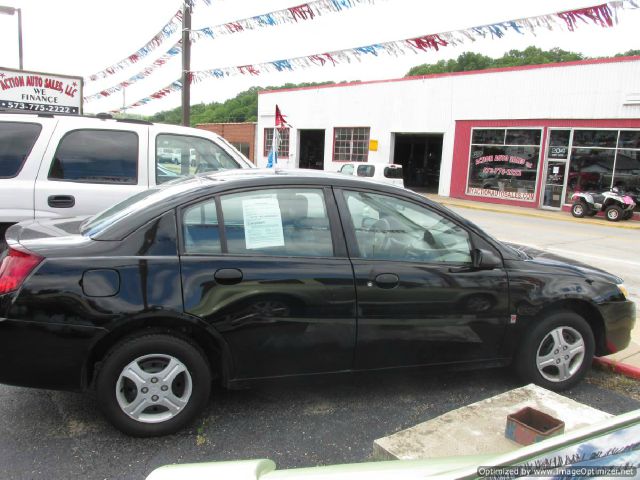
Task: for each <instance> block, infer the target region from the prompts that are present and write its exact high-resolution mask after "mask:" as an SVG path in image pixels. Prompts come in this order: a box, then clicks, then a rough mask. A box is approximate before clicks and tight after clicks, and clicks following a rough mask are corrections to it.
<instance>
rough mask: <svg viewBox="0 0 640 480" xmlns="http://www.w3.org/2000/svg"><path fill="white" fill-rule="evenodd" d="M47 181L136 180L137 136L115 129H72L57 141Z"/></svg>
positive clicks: (130, 182)
mask: <svg viewBox="0 0 640 480" xmlns="http://www.w3.org/2000/svg"><path fill="white" fill-rule="evenodd" d="M49 179H50V180H66V181H71V182H82V183H115V184H127V185H135V184H137V183H138V135H137V134H136V133H134V132H124V131H119V130H75V131H73V132H70V133H68V134H67V135H66V136H65V137H64V138H63V139H62V140H61V142H60V145H59V146H58V150H57V151H56V154H55V157H54V159H53V163H52V164H51V170H50V171H49Z"/></svg>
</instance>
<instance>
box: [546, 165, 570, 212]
mask: <svg viewBox="0 0 640 480" xmlns="http://www.w3.org/2000/svg"><path fill="white" fill-rule="evenodd" d="M566 168H567V163H566V162H563V161H555V160H551V159H549V160H548V161H547V172H546V176H545V184H544V197H543V200H542V206H543V207H544V208H554V209H555V208H557V209H559V208H560V207H561V206H562V198H563V197H562V190H563V187H564V175H565V171H566Z"/></svg>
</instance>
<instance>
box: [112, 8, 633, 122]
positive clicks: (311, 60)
mask: <svg viewBox="0 0 640 480" xmlns="http://www.w3.org/2000/svg"><path fill="white" fill-rule="evenodd" d="M637 8H640V7H639V5H638V4H637V3H636V1H635V0H614V1H611V2H608V3H603V4H599V5H594V6H591V7H586V8H580V9H575V10H567V11H563V12H557V13H552V14H547V15H538V16H534V17H528V18H520V19H515V20H508V21H504V22H499V23H495V24H489V25H480V26H477V27H472V28H467V29H463V30H455V31H449V32H441V33H435V34H430V35H424V36H421V37H415V38H409V39H404V40H396V41H391V42H384V43H378V44H372V45H366V46H362V47H356V48H348V49H343V50H336V51H332V52H325V53H317V54H314V55H307V56H301V57H295V58H289V59H283V60H274V61H270V62H264V63H258V64H251V65H239V66H232V67H222V68H214V69H210V70H202V71H196V72H190V82H191V83H198V82H202V81H204V80H207V79H210V78H214V79H224V78H228V77H233V76H240V75H244V76H254V77H257V76H260V75H263V74H267V73H274V72H283V71H294V70H299V69H305V68H311V67H329V66H338V65H341V64H349V63H352V62H354V61H357V62H360V61H362V60H363V59H365V58H373V57H378V56H382V55H387V56H394V57H398V56H400V55H405V54H407V53H423V52H430V51H434V52H437V51H439V50H440V49H442V48H446V47H449V46H459V45H464V44H467V43H469V42H475V41H477V40H483V39H501V38H503V37H505V36H506V35H508V34H512V33H517V34H519V35H525V34H527V33H530V34H533V35H536V33H537V32H538V31H540V30H548V31H555V30H566V31H569V32H573V31H575V30H576V28H578V27H579V26H580V25H582V24H584V25H596V26H599V27H603V28H609V27H613V26H614V25H615V24H616V23H617V22H618V17H619V15H620V14H621V13H622V12H623V11H624V10H628V9H637ZM176 83H180V82H173V83H172V84H171V86H174V87H175V84H176ZM167 88H168V87H165V89H162V90H160V91H159V92H163V91H165V90H166V89H167ZM181 88H182V84H180V86H179V88H178V89H181ZM172 91H176V90H175V89H174V90H172ZM156 94H158V92H156V93H155V94H152V95H151V96H149V97H145V98H144V99H142V100H140V101H138V102H136V103H134V104H131V105H129V106H126V107H123V108H122V109H118V110H114V112H119V111H122V110H125V109H128V108H132V107H136V106H139V105H144V104H146V103H149V102H150V101H151V100H153V99H155V98H157V97H154V95H156ZM164 96H166V94H163V95H162V96H161V97H159V98H163V97H164ZM140 102H143V103H140Z"/></svg>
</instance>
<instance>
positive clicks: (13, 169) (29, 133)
mask: <svg viewBox="0 0 640 480" xmlns="http://www.w3.org/2000/svg"><path fill="white" fill-rule="evenodd" d="M41 130H42V127H41V126H40V125H38V124H37V123H22V122H0V178H13V177H15V176H16V175H18V173H20V170H22V165H24V161H25V160H26V159H27V157H28V156H29V154H30V153H31V149H32V148H33V145H34V144H35V143H36V140H37V139H38V136H39V135H40V131H41Z"/></svg>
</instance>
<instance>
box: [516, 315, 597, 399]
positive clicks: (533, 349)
mask: <svg viewBox="0 0 640 480" xmlns="http://www.w3.org/2000/svg"><path fill="white" fill-rule="evenodd" d="M594 350H595V340H594V338H593V332H592V330H591V327H590V326H589V324H588V323H587V322H586V321H585V319H584V318H582V317H581V316H580V315H577V314H575V313H573V312H556V313H553V314H550V315H548V316H546V317H545V318H544V319H543V320H542V321H541V322H539V323H538V324H537V325H535V326H534V327H533V328H532V329H531V330H530V331H529V332H527V333H525V335H524V336H523V339H522V344H521V345H520V349H519V351H518V354H517V356H516V359H515V367H516V370H517V371H518V374H519V375H520V377H521V378H522V379H523V380H524V381H526V382H532V383H535V384H537V385H540V386H541V387H544V388H547V389H549V390H554V391H560V390H565V389H567V388H571V387H572V386H574V385H576V384H577V383H578V382H580V380H582V378H584V376H585V375H586V373H587V371H588V370H589V367H590V365H591V361H592V360H593V354H594Z"/></svg>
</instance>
